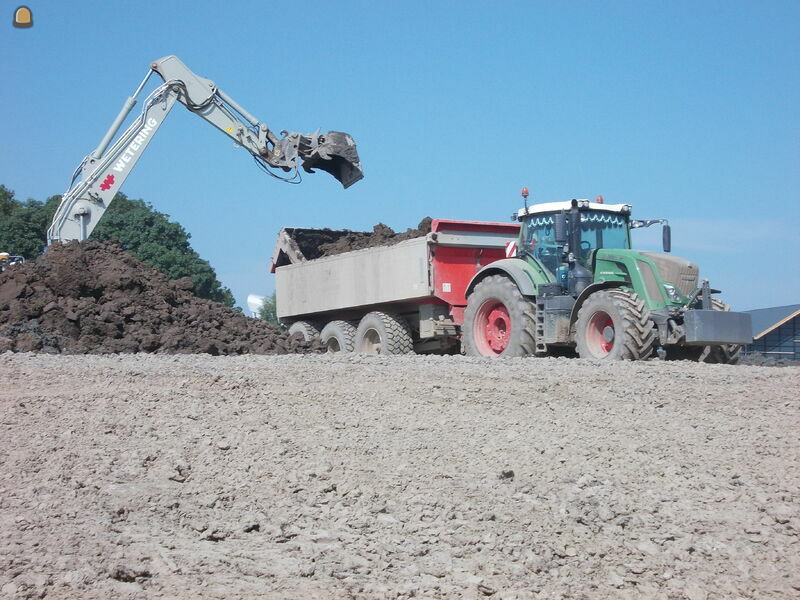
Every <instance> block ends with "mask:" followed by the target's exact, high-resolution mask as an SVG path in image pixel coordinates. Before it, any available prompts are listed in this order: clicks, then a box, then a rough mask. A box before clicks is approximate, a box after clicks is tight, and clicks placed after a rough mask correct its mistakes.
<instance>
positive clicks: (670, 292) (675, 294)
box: [664, 283, 683, 302]
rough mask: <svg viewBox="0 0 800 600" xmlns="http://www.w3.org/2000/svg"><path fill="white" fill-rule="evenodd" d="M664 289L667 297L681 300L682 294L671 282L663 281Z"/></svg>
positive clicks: (674, 300)
mask: <svg viewBox="0 0 800 600" xmlns="http://www.w3.org/2000/svg"><path fill="white" fill-rule="evenodd" d="M664 289H665V290H666V292H667V296H669V299H670V300H672V301H673V302H682V301H683V296H681V293H680V292H679V291H678V290H677V289H676V288H675V286H674V285H672V284H671V283H665V284H664Z"/></svg>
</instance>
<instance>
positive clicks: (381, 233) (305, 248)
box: [286, 217, 432, 260]
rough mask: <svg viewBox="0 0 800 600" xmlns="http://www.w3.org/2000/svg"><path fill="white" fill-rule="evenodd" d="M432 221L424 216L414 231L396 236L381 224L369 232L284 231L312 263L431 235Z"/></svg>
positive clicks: (408, 230)
mask: <svg viewBox="0 0 800 600" xmlns="http://www.w3.org/2000/svg"><path fill="white" fill-rule="evenodd" d="M431 222H432V219H431V218H430V217H425V218H424V219H422V221H420V223H419V225H417V227H416V228H415V229H407V230H406V231H405V232H403V233H395V231H394V229H392V228H391V227H388V226H387V225H384V224H383V223H378V224H377V225H375V226H374V227H373V228H372V232H369V231H349V230H347V229H343V230H335V229H300V228H297V229H292V228H287V229H286V231H287V232H288V233H289V236H290V237H291V238H292V239H293V240H294V241H295V242H296V243H297V246H298V247H299V248H300V251H301V252H302V253H303V256H305V258H306V260H314V259H315V258H322V257H323V256H333V255H335V254H342V253H344V252H350V251H352V250H362V249H364V248H374V247H376V246H391V245H392V244H397V243H399V242H402V241H405V240H410V239H413V238H418V237H422V236H424V235H427V234H428V233H430V231H431Z"/></svg>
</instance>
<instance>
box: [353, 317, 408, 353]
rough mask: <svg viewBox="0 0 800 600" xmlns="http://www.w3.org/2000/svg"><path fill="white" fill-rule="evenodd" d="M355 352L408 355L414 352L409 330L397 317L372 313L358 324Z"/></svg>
mask: <svg viewBox="0 0 800 600" xmlns="http://www.w3.org/2000/svg"><path fill="white" fill-rule="evenodd" d="M355 351H356V352H361V353H363V354H409V353H411V352H414V340H413V339H412V337H411V329H410V328H409V327H408V323H406V321H405V319H403V317H401V316H399V315H394V314H392V313H385V312H381V311H374V312H371V313H368V314H367V315H366V316H365V317H364V318H363V319H361V322H360V323H359V324H358V329H356V335H355Z"/></svg>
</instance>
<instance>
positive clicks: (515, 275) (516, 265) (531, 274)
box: [464, 258, 555, 296]
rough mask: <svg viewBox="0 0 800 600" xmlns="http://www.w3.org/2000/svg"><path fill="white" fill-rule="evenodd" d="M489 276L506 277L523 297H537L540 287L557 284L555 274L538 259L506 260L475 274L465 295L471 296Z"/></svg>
mask: <svg viewBox="0 0 800 600" xmlns="http://www.w3.org/2000/svg"><path fill="white" fill-rule="evenodd" d="M489 275H505V276H506V277H508V278H509V279H511V280H512V281H513V282H514V283H516V284H517V287H518V288H519V291H520V292H522V295H523V296H535V295H536V290H537V289H538V287H539V286H540V285H542V284H544V283H554V282H555V278H554V277H553V274H552V273H550V271H548V270H547V269H546V268H545V267H544V266H543V265H542V264H541V263H539V261H537V260H536V259H528V260H523V259H521V258H504V259H502V260H497V261H495V262H493V263H491V264H488V265H486V266H485V267H483V268H482V269H481V270H480V271H478V272H477V273H475V276H474V277H473V278H472V279H471V280H470V282H469V285H468V286H467V291H466V293H465V294H464V295H465V296H469V295H470V294H471V293H472V290H474V289H475V286H476V285H478V284H479V283H480V282H481V281H483V280H484V279H485V278H486V277H488V276H489Z"/></svg>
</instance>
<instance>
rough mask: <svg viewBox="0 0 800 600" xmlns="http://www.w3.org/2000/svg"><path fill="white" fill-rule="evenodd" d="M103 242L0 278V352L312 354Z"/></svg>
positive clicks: (53, 252)
mask: <svg viewBox="0 0 800 600" xmlns="http://www.w3.org/2000/svg"><path fill="white" fill-rule="evenodd" d="M191 289H192V281H191V279H189V278H188V277H186V278H183V279H178V280H175V281H170V280H169V279H168V278H167V277H166V276H165V275H163V274H162V273H160V272H158V271H156V270H154V269H151V268H150V267H148V266H146V265H144V264H143V263H141V262H139V261H138V260H137V259H135V258H134V257H133V256H131V255H130V254H128V253H127V252H125V250H123V249H122V247H121V246H120V245H119V244H116V243H108V242H103V243H101V242H83V243H79V242H70V243H69V244H65V245H63V246H54V247H52V248H51V249H50V250H49V251H48V252H47V253H46V254H44V255H43V256H41V257H39V258H38V259H36V260H35V261H30V262H27V263H25V264H24V265H19V266H17V267H15V268H13V269H8V270H7V271H5V272H4V273H2V274H0V352H3V351H7V350H12V351H16V352H27V351H42V352H64V353H70V354H81V353H98V354H99V353H113V352H164V353H175V354H189V353H208V354H285V353H287V352H310V351H317V350H318V347H317V344H316V342H314V343H312V344H309V343H307V342H305V341H302V340H301V339H299V337H298V336H293V337H289V336H288V334H286V333H284V332H281V331H280V330H279V329H278V328H277V327H275V326H273V325H270V324H269V323H267V322H265V321H261V320H258V319H252V318H249V317H246V316H244V315H243V314H241V313H238V312H236V311H235V310H232V309H230V308H227V307H226V306H223V305H221V304H219V303H217V302H212V301H210V300H203V299H201V298H198V297H197V296H195V295H194V294H193V293H192V292H191V291H190V290H191Z"/></svg>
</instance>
